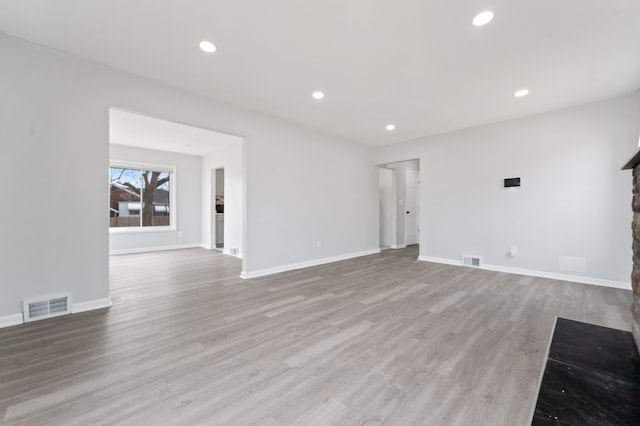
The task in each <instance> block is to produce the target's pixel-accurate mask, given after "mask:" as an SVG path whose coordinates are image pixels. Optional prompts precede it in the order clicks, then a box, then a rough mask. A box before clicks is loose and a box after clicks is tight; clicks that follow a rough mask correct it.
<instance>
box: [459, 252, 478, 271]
mask: <svg viewBox="0 0 640 426" xmlns="http://www.w3.org/2000/svg"><path fill="white" fill-rule="evenodd" d="M462 264H463V265H464V266H472V267H474V268H479V267H480V266H481V265H482V258H481V257H480V256H471V255H468V254H463V255H462Z"/></svg>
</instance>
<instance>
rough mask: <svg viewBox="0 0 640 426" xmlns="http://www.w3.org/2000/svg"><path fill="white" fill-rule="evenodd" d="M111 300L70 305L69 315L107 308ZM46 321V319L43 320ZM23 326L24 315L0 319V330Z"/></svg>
mask: <svg viewBox="0 0 640 426" xmlns="http://www.w3.org/2000/svg"><path fill="white" fill-rule="evenodd" d="M111 304H112V303H111V298H109V297H107V298H106V299H97V300H89V301H88V302H80V303H74V304H72V305H71V313H72V314H77V313H80V312H86V311H92V310H94V309H102V308H108V307H110V306H111ZM44 321H46V319H45V320H44ZM20 324H24V315H23V314H22V313H19V314H13V315H7V316H4V317H0V328H5V327H12V326H14V325H20Z"/></svg>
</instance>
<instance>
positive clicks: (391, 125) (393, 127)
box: [385, 124, 396, 132]
mask: <svg viewBox="0 0 640 426" xmlns="http://www.w3.org/2000/svg"><path fill="white" fill-rule="evenodd" d="M385 129H387V131H389V132H392V131H394V130H395V129H396V125H395V124H387V127H385Z"/></svg>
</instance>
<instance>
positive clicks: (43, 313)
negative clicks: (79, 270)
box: [23, 294, 71, 322]
mask: <svg viewBox="0 0 640 426" xmlns="http://www.w3.org/2000/svg"><path fill="white" fill-rule="evenodd" d="M23 312H24V322H30V321H36V320H41V319H45V318H51V317H57V316H60V315H65V314H70V313H71V295H70V294H63V295H56V296H50V297H41V298H38V299H29V300H25V301H24V305H23Z"/></svg>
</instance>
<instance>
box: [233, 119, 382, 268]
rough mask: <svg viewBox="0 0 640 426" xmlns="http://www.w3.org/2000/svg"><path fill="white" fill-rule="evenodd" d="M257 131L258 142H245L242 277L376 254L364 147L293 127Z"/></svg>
mask: <svg viewBox="0 0 640 426" xmlns="http://www.w3.org/2000/svg"><path fill="white" fill-rule="evenodd" d="M265 130H266V131H265V133H264V134H263V135H262V137H263V139H261V142H260V143H257V142H256V143H253V144H252V143H251V138H247V139H246V141H247V142H248V143H249V149H247V152H246V158H245V161H246V173H247V193H246V199H247V203H246V228H245V232H246V236H247V237H246V243H245V245H244V249H245V259H244V260H245V262H244V270H245V272H247V273H249V272H258V273H259V272H261V271H265V270H270V269H272V268H276V267H280V266H286V265H295V264H300V263H303V262H307V261H312V260H320V259H328V258H335V257H338V256H342V255H347V254H353V253H361V252H367V251H371V250H375V251H377V250H378V244H379V232H378V229H379V222H378V170H377V168H376V167H373V166H372V157H371V152H372V150H371V148H369V147H365V146H363V145H360V144H355V143H346V142H344V141H341V140H338V139H334V138H330V137H327V136H324V135H322V134H319V133H318V134H311V133H309V132H305V131H302V130H300V129H296V128H293V127H291V128H288V129H286V131H285V133H280V131H281V130H280V131H278V132H277V133H276V130H277V129H276V128H271V129H265ZM282 130H284V129H282Z"/></svg>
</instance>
